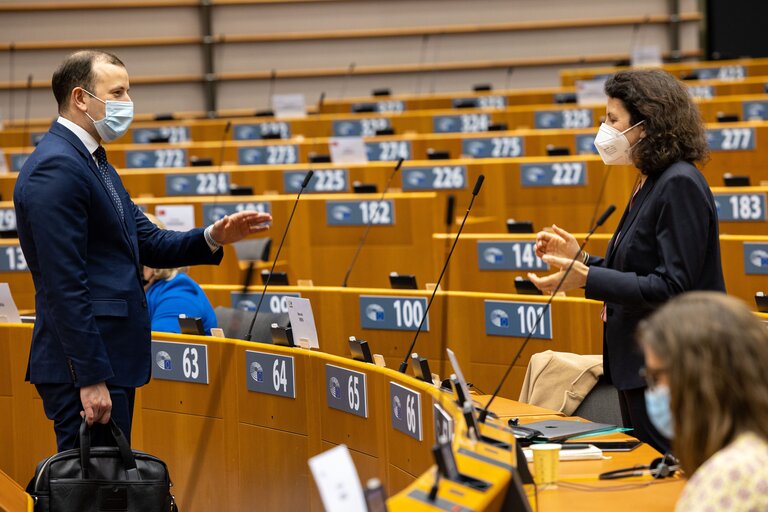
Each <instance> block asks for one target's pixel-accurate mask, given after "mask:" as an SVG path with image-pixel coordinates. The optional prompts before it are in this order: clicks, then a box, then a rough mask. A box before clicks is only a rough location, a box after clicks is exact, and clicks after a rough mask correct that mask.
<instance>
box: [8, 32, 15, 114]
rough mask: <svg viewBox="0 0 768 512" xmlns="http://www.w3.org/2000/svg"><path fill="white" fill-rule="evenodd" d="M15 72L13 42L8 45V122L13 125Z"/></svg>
mask: <svg viewBox="0 0 768 512" xmlns="http://www.w3.org/2000/svg"><path fill="white" fill-rule="evenodd" d="M15 71H16V43H14V42H11V44H9V45H8V85H9V87H8V121H10V122H11V123H13V121H14V120H15V117H14V112H13V105H14V101H13V92H14V91H15V90H16V87H15V86H14V83H13V79H14V77H15V74H16V73H15Z"/></svg>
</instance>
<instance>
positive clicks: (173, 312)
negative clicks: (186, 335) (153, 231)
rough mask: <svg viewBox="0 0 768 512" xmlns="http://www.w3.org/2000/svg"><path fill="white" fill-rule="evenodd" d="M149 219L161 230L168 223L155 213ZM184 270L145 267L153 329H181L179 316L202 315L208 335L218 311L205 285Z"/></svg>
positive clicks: (175, 330)
mask: <svg viewBox="0 0 768 512" xmlns="http://www.w3.org/2000/svg"><path fill="white" fill-rule="evenodd" d="M145 215H146V216H147V218H148V219H149V220H150V221H152V223H153V224H154V225H156V226H157V227H159V228H160V229H166V228H165V225H164V224H163V223H162V222H161V221H160V219H158V218H157V217H155V216H154V215H152V214H149V213H146V214H145ZM183 270H184V269H176V268H171V269H155V268H149V267H146V266H145V267H144V280H145V281H146V284H145V285H144V291H145V292H146V294H147V307H148V308H149V317H150V320H151V321H152V330H153V331H158V332H175V333H179V332H181V328H180V327H179V315H180V314H182V313H183V314H185V315H187V316H188V317H190V318H195V317H199V318H201V319H202V321H203V329H204V330H205V334H207V335H209V336H210V334H211V328H212V327H216V326H217V323H216V313H215V312H214V310H213V307H212V306H211V303H210V302H209V301H208V297H206V295H205V292H203V290H202V288H200V286H199V285H198V284H197V283H196V282H194V281H193V280H192V278H191V277H189V276H188V275H187V274H185V273H184V272H183Z"/></svg>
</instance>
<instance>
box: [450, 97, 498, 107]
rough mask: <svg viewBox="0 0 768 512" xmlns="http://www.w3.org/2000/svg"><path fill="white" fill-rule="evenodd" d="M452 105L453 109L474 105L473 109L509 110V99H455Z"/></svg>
mask: <svg viewBox="0 0 768 512" xmlns="http://www.w3.org/2000/svg"><path fill="white" fill-rule="evenodd" d="M451 105H452V106H453V108H456V107H458V106H465V105H473V108H507V98H506V96H498V95H490V96H476V97H474V98H453V99H452V100H451ZM465 108H466V107H465Z"/></svg>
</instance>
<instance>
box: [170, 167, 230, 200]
mask: <svg viewBox="0 0 768 512" xmlns="http://www.w3.org/2000/svg"><path fill="white" fill-rule="evenodd" d="M165 195H167V196H215V195H229V173H228V172H197V173H184V174H166V175H165Z"/></svg>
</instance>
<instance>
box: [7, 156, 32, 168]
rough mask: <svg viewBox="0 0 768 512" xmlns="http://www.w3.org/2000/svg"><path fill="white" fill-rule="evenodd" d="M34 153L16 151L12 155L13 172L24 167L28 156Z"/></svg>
mask: <svg viewBox="0 0 768 512" xmlns="http://www.w3.org/2000/svg"><path fill="white" fill-rule="evenodd" d="M31 154H32V153H14V154H12V155H10V158H11V171H13V172H19V171H20V170H21V168H22V167H24V163H26V161H27V158H29V155H31Z"/></svg>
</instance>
